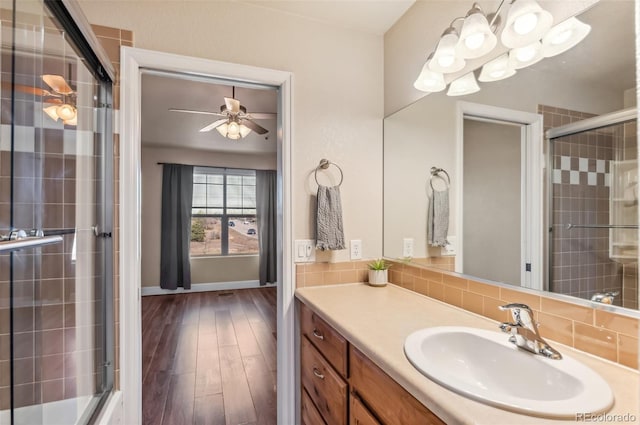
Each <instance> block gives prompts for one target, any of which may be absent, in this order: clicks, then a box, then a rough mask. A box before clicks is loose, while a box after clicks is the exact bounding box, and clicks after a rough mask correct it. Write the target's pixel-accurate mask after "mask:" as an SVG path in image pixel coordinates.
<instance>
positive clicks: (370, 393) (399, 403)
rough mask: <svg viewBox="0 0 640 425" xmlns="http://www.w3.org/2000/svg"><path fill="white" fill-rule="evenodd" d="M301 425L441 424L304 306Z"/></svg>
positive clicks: (301, 317) (301, 358)
mask: <svg viewBox="0 0 640 425" xmlns="http://www.w3.org/2000/svg"><path fill="white" fill-rule="evenodd" d="M298 307H299V310H298V311H299V313H300V316H299V317H300V333H301V338H300V344H301V347H300V373H301V379H300V381H301V383H302V389H301V391H302V397H301V400H302V408H301V413H302V423H303V425H323V424H326V425H347V424H349V425H445V423H444V422H442V421H441V420H440V419H439V418H438V417H437V416H436V415H435V414H433V413H432V412H431V411H430V410H429V409H427V408H426V407H424V405H422V403H420V402H419V401H418V400H416V399H415V398H414V397H413V396H412V395H411V394H409V393H408V392H407V391H406V390H405V389H404V388H402V386H401V385H400V384H398V383H397V382H396V381H394V380H393V379H392V378H391V377H390V376H389V375H387V374H386V373H385V372H384V371H382V369H380V368H379V367H378V366H376V365H375V364H374V363H373V362H372V361H371V360H370V359H369V358H367V357H366V356H365V355H364V354H362V353H361V352H360V351H358V350H357V349H356V348H355V347H353V346H352V345H351V344H349V342H348V341H347V340H346V339H345V338H344V337H343V336H342V335H340V333H338V332H337V331H336V330H335V329H333V328H332V327H331V326H330V325H329V324H328V323H327V322H325V321H324V320H323V319H321V318H320V317H318V316H317V315H316V314H315V313H314V312H313V311H312V310H311V309H309V308H308V307H307V306H305V305H304V304H303V303H302V302H298Z"/></svg>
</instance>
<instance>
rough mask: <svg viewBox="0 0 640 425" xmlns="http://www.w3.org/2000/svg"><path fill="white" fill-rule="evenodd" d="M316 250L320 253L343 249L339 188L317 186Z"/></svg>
mask: <svg viewBox="0 0 640 425" xmlns="http://www.w3.org/2000/svg"><path fill="white" fill-rule="evenodd" d="M316 248H317V249H319V250H321V251H326V250H336V249H344V232H343V230H342V201H341V200H340V187H339V186H332V187H328V186H318V208H317V213H316Z"/></svg>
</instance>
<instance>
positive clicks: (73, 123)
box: [63, 114, 78, 125]
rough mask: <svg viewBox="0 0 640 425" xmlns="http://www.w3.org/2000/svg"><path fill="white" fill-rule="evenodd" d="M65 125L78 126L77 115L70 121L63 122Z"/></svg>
mask: <svg viewBox="0 0 640 425" xmlns="http://www.w3.org/2000/svg"><path fill="white" fill-rule="evenodd" d="M63 122H64V124H65V125H78V114H76V116H75V117H73V118H72V119H70V120H64V121H63Z"/></svg>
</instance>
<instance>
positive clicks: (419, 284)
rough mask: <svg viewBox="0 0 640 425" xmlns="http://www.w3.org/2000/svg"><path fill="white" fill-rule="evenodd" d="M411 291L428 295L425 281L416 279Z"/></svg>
mask: <svg viewBox="0 0 640 425" xmlns="http://www.w3.org/2000/svg"><path fill="white" fill-rule="evenodd" d="M413 290H414V291H416V292H417V293H419V294H422V295H428V294H429V284H428V282H427V279H423V278H416V279H415V281H414V282H413Z"/></svg>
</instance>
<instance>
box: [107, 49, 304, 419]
mask: <svg viewBox="0 0 640 425" xmlns="http://www.w3.org/2000/svg"><path fill="white" fill-rule="evenodd" d="M144 69H154V70H160V71H168V72H177V73H183V74H193V75H198V76H211V77H215V78H221V79H226V80H230V81H238V82H246V83H254V84H264V85H271V86H274V87H277V88H278V124H277V138H278V140H277V144H278V151H277V164H278V167H277V168H278V171H277V174H278V180H279V181H280V182H281V187H282V196H281V198H282V201H281V203H279V205H278V227H279V228H280V229H281V231H280V232H278V233H279V234H278V247H279V249H278V264H280V265H282V267H279V270H278V285H277V286H278V288H277V303H278V304H277V334H278V338H277V388H278V390H277V415H278V423H281V424H289V423H296V416H295V411H296V403H294V401H295V400H296V391H295V367H292V365H295V364H297V363H296V358H295V332H294V331H295V316H294V314H295V309H294V291H295V281H294V276H295V270H294V263H293V256H292V254H293V253H292V250H291V247H292V235H293V219H292V213H293V211H292V190H291V188H292V182H291V174H292V173H291V171H292V163H291V153H292V141H293V137H292V136H293V125H292V118H293V104H292V103H293V93H292V91H293V74H292V73H290V72H285V71H278V70H272V69H267V68H259V67H253V66H248V65H241V64H234V63H228V62H220V61H214V60H209V59H202V58H195V57H187V56H181V55H175V54H170V53H164V52H157V51H151V50H145V49H138V48H134V47H121V66H120V75H121V82H120V99H121V102H120V112H119V118H120V122H119V126H118V127H119V133H120V186H119V188H120V209H119V212H120V232H119V235H120V243H119V249H120V255H119V265H120V269H119V275H120V283H119V290H120V296H119V297H120V300H119V303H120V316H119V320H120V324H119V331H120V341H119V343H120V378H121V379H120V389H121V391H122V393H123V394H122V395H123V397H122V400H123V417H122V422H123V423H142V382H141V376H142V343H141V338H142V325H141V308H140V297H141V274H140V273H141V263H140V253H141V119H140V116H141V105H142V99H141V97H142V90H141V72H142V71H143V70H144Z"/></svg>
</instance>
